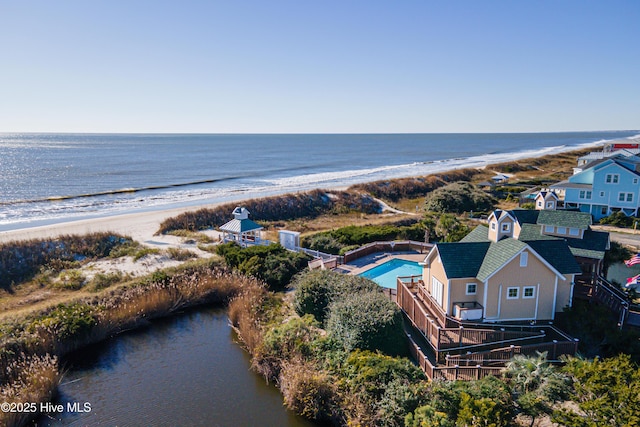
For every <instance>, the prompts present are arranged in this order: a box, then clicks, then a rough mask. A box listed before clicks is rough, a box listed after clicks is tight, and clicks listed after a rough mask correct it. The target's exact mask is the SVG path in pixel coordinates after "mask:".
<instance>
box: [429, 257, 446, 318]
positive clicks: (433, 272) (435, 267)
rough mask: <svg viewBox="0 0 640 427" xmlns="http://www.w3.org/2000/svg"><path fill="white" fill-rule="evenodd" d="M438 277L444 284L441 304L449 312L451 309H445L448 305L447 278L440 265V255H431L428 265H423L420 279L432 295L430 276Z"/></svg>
mask: <svg viewBox="0 0 640 427" xmlns="http://www.w3.org/2000/svg"><path fill="white" fill-rule="evenodd" d="M434 276H435V278H436V279H438V280H439V281H440V282H442V284H444V292H443V296H442V306H443V309H444V310H445V311H446V312H447V314H449V313H451V311H449V310H447V307H448V306H449V300H448V298H447V296H448V293H449V292H448V286H447V283H448V282H449V279H448V278H447V274H446V273H445V271H444V266H443V265H442V261H441V260H440V256H439V255H438V256H436V257H433V258H432V259H431V262H430V263H429V265H428V266H425V268H424V269H423V273H422V281H423V282H424V284H425V287H426V288H427V290H428V291H429V293H431V294H432V295H433V290H432V289H431V278H432V277H434Z"/></svg>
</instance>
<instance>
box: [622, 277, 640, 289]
mask: <svg viewBox="0 0 640 427" xmlns="http://www.w3.org/2000/svg"><path fill="white" fill-rule="evenodd" d="M638 280H640V274H638V275H637V276H633V277H629V278H628V279H627V284H626V285H625V287H626V288H628V287H629V286H633V285H637V284H638Z"/></svg>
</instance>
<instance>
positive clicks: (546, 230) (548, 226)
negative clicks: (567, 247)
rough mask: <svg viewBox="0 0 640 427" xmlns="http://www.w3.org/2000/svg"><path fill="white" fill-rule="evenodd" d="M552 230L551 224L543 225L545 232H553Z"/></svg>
mask: <svg viewBox="0 0 640 427" xmlns="http://www.w3.org/2000/svg"><path fill="white" fill-rule="evenodd" d="M553 230H554V228H553V225H545V226H544V232H545V233H553Z"/></svg>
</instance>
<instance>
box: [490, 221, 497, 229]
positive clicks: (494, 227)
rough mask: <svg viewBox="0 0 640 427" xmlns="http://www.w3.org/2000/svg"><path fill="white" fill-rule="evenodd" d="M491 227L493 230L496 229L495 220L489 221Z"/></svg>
mask: <svg viewBox="0 0 640 427" xmlns="http://www.w3.org/2000/svg"><path fill="white" fill-rule="evenodd" d="M491 229H492V230H495V229H496V223H495V222H492V223H491Z"/></svg>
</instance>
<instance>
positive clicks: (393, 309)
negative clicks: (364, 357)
mask: <svg viewBox="0 0 640 427" xmlns="http://www.w3.org/2000/svg"><path fill="white" fill-rule="evenodd" d="M402 322H403V321H402V315H401V313H400V309H399V308H398V306H397V305H396V304H395V303H393V302H392V301H390V300H389V299H387V298H386V297H385V296H384V295H383V294H382V292H380V291H374V292H358V293H352V294H348V295H346V296H345V297H344V298H343V299H340V300H337V301H334V302H332V303H331V304H330V305H329V317H328V319H327V332H328V333H329V334H330V335H331V336H332V337H333V338H334V339H335V340H336V341H338V342H340V344H341V345H342V346H343V347H344V349H345V350H346V351H351V350H355V349H357V348H358V349H362V350H373V351H375V350H380V351H382V352H383V353H386V354H390V355H404V354H406V353H407V342H406V337H405V334H404V329H403V324H402Z"/></svg>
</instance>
